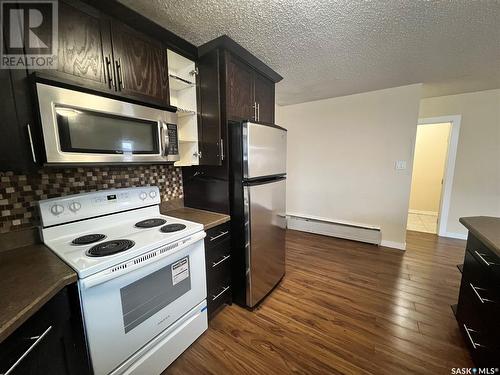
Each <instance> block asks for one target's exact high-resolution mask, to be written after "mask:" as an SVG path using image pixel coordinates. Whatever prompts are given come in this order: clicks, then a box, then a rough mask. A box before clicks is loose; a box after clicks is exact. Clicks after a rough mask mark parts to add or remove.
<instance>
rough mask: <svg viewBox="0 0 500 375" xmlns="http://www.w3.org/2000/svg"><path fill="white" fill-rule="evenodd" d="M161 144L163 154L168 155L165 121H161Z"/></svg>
mask: <svg viewBox="0 0 500 375" xmlns="http://www.w3.org/2000/svg"><path fill="white" fill-rule="evenodd" d="M161 145H162V148H163V156H168V146H169V138H168V126H167V123H166V122H163V121H161Z"/></svg>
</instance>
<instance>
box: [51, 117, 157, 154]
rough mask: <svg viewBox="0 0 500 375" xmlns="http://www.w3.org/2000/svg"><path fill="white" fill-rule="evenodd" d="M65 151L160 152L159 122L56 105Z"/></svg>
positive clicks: (60, 140) (62, 149)
mask: <svg viewBox="0 0 500 375" xmlns="http://www.w3.org/2000/svg"><path fill="white" fill-rule="evenodd" d="M56 116H57V126H58V130H59V143H60V146H61V151H63V152H79V153H103V154H158V153H159V141H158V122H155V121H147V120H142V119H134V118H130V117H124V116H115V115H109V114H103V113H99V112H93V111H86V110H80V109H73V108H67V107H56Z"/></svg>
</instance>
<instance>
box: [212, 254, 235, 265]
mask: <svg viewBox="0 0 500 375" xmlns="http://www.w3.org/2000/svg"><path fill="white" fill-rule="evenodd" d="M230 257H231V255H224V256H223V257H222V259H221V260H219V261H218V262H212V268H214V267H217V266H218V265H219V264H221V263H222V262H224V261H225V260H226V259H229V258H230Z"/></svg>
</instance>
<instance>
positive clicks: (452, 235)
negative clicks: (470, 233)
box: [440, 232, 467, 240]
mask: <svg viewBox="0 0 500 375" xmlns="http://www.w3.org/2000/svg"><path fill="white" fill-rule="evenodd" d="M440 236H441V237H448V238H456V239H457V240H466V239H467V234H462V233H451V232H446V233H444V234H443V235H440Z"/></svg>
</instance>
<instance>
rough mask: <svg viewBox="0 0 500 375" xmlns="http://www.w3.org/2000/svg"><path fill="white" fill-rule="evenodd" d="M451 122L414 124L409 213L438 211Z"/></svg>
mask: <svg viewBox="0 0 500 375" xmlns="http://www.w3.org/2000/svg"><path fill="white" fill-rule="evenodd" d="M450 130H451V123H449V122H447V123H441V124H425V125H419V126H417V138H416V141H415V152H414V156H413V172H412V179H411V192H410V212H411V211H412V210H413V211H424V212H433V213H435V214H437V213H438V212H439V205H440V203H441V190H442V180H443V177H444V167H445V165H446V157H447V155H448V140H449V136H450Z"/></svg>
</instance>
